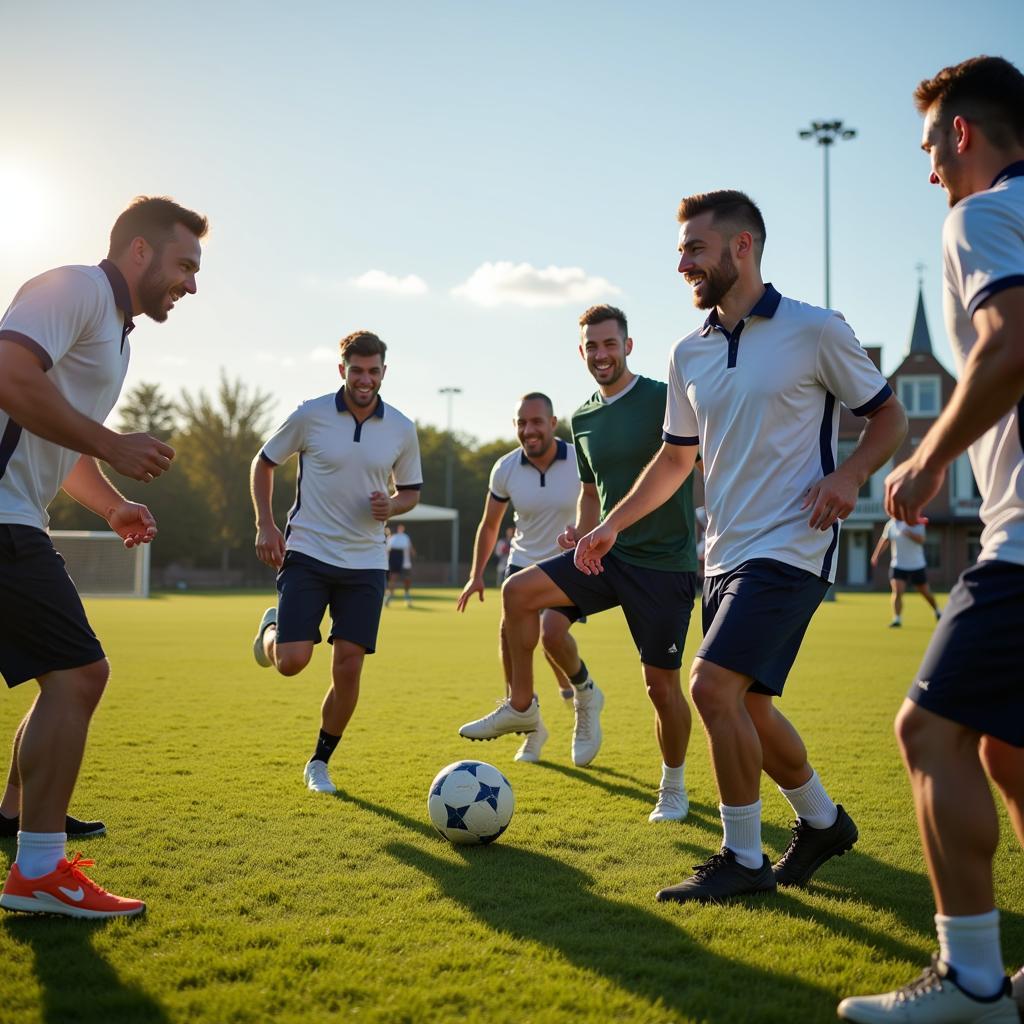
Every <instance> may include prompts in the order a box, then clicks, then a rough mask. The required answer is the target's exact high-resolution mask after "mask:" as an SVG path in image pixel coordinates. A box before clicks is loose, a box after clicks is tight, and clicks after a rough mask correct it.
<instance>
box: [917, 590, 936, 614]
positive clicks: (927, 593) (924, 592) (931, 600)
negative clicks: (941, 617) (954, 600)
mask: <svg viewBox="0 0 1024 1024" xmlns="http://www.w3.org/2000/svg"><path fill="white" fill-rule="evenodd" d="M915 586H916V587H917V592H918V593H919V594H920V595H921V596H922V597H923V598H924V599H925V600H926V601H927V602H928V603H929V604H930V605H931V606H932V611H933V612H937V611H938V610H939V606H938V604H937V602H936V600H935V595H934V594H933V593H932V592H931V590H930V589H929V588H928V584H927V583H917V584H915Z"/></svg>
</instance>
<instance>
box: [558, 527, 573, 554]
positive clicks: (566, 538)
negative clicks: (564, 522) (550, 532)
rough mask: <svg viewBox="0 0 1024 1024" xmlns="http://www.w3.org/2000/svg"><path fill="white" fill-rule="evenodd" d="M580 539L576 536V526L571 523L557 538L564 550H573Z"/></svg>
mask: <svg viewBox="0 0 1024 1024" xmlns="http://www.w3.org/2000/svg"><path fill="white" fill-rule="evenodd" d="M578 539H579V538H578V537H577V536H576V527H575V526H573V525H572V524H571V523H570V524H569V525H568V526H567V527H566V528H565V530H563V531H562V533H560V534H559V535H558V537H557V538H556V540H557V541H558V546H559V547H560V548H562V550H563V551H572V549H573V548H574V547H576V541H577V540H578Z"/></svg>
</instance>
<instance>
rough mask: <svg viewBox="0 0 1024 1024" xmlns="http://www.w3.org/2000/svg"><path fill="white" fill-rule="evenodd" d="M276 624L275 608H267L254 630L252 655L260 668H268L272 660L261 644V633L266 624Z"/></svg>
mask: <svg viewBox="0 0 1024 1024" xmlns="http://www.w3.org/2000/svg"><path fill="white" fill-rule="evenodd" d="M276 625H277V608H276V607H274V608H268V609H267V610H266V611H265V612H264V613H263V618H262V619H260V628H259V629H257V630H256V638H255V639H254V640H253V642H252V656H253V657H254V658H255V659H256V664H257V665H259V666H260V668H270V666H271V665H272V664H273V662H272V661H271V660H270V659H269V658H268V657H267V651H266V648H265V647H264V646H263V634H264V633H265V632H266V631H267V627H268V626H276Z"/></svg>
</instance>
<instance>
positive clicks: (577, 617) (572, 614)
mask: <svg viewBox="0 0 1024 1024" xmlns="http://www.w3.org/2000/svg"><path fill="white" fill-rule="evenodd" d="M526 568H528V566H525V565H513V564H512V563H511V562H509V563H508V565H506V566H505V574H504V575H503V576H502V578H501V582H502V583H504V582H505V580H507V579H508V578H509V576H514V575H515V574H516V573H517V572H519V571H520V570H521V569H526ZM542 610H543V611H546V612H547V611H551V612H561V613H562V614H563V615H564V616H565V617H566V618H567V619H569V620H570V621H571V622H572V623H574V624H575V623H577V622H583V623H586V621H587V617H586V615H581V614H580V611H579V609H578V608H575V607H573V606H572V605H571V604H570V605H566V606H565V607H564V608H544V609H542Z"/></svg>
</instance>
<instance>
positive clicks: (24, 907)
mask: <svg viewBox="0 0 1024 1024" xmlns="http://www.w3.org/2000/svg"><path fill="white" fill-rule="evenodd" d="M0 907H3V908H4V910H15V911H18V912H20V913H23V914H59V915H61V916H62V917H84V918H91V919H93V920H95V919H97V918H105V917H135V916H136V915H137V914H141V913H143V912H144V911H145V909H146V904H145V903H143V904H142V906H140V907H134V908H132V909H131V910H90V909H89V908H88V907H71V906H68V904H67V903H62V902H61V901H60V900H58V899H57V898H56V897H54V896H49V895H46V894H43V895H42V896H11V895H8V894H7V893H4V894H3V895H2V896H0Z"/></svg>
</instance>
